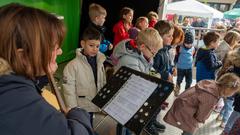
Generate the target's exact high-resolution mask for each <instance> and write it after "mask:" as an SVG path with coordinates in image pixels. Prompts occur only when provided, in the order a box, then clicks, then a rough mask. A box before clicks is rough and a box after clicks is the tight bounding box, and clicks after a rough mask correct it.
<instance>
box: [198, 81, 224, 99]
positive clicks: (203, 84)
mask: <svg viewBox="0 0 240 135" xmlns="http://www.w3.org/2000/svg"><path fill="white" fill-rule="evenodd" d="M213 82H214V80H202V81H199V82H198V83H197V84H196V86H195V87H196V89H197V90H202V91H205V92H207V93H209V94H211V95H213V96H214V97H216V98H220V92H219V90H218V86H217V84H216V83H213Z"/></svg>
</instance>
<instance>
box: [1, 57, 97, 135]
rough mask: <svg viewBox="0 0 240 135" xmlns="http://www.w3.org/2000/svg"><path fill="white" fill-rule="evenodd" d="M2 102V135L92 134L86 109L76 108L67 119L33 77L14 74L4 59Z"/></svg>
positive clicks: (2, 68)
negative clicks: (41, 93) (48, 99)
mask: <svg viewBox="0 0 240 135" xmlns="http://www.w3.org/2000/svg"><path fill="white" fill-rule="evenodd" d="M3 63H5V64H3ZM0 103H1V104H0V108H1V109H0V135H93V132H92V127H91V124H90V120H89V119H90V118H89V115H88V113H87V112H86V111H84V110H82V109H79V108H74V109H72V110H70V111H69V113H68V114H67V116H66V117H67V118H66V117H65V116H64V115H63V114H62V113H60V112H58V111H57V110H56V109H55V108H53V107H52V106H51V105H50V104H48V103H47V102H46V101H45V100H44V98H43V97H42V96H41V95H40V94H39V93H38V91H37V87H36V85H35V84H34V83H33V81H32V80H29V79H27V78H25V77H23V76H18V75H15V74H14V73H12V72H11V71H10V68H9V66H8V64H6V61H4V60H3V59H0Z"/></svg>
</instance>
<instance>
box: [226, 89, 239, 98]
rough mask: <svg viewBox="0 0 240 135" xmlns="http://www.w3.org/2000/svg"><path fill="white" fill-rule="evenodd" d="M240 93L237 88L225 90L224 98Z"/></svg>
mask: <svg viewBox="0 0 240 135" xmlns="http://www.w3.org/2000/svg"><path fill="white" fill-rule="evenodd" d="M237 91H238V89H237V88H225V90H224V95H223V96H224V97H230V96H233V95H234V94H235V93H236V92H237Z"/></svg>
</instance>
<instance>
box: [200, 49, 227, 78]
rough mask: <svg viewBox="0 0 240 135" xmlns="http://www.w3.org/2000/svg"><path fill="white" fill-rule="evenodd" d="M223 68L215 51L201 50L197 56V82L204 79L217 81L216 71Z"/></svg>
mask: <svg viewBox="0 0 240 135" xmlns="http://www.w3.org/2000/svg"><path fill="white" fill-rule="evenodd" d="M221 66H222V62H221V61H219V60H218V59H217V56H216V53H215V51H214V50H213V49H206V48H200V49H199V50H198V52H197V56H196V68H197V71H196V77H197V82H198V81H200V80H203V79H213V80H214V79H215V71H216V70H217V69H218V68H220V67H221Z"/></svg>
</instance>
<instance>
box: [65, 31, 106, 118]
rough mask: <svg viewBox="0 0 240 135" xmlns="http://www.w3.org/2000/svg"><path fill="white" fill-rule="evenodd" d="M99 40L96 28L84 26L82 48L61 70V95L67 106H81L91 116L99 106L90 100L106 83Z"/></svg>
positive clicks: (103, 58)
mask: <svg viewBox="0 0 240 135" xmlns="http://www.w3.org/2000/svg"><path fill="white" fill-rule="evenodd" d="M100 41H101V35H100V33H99V32H98V31H97V30H96V29H94V28H91V27H88V28H86V30H85V31H84V33H83V38H82V40H81V46H82V48H81V49H77V50H76V58H74V59H73V60H72V61H70V62H69V63H68V64H67V65H66V67H65V68H64V71H63V95H64V97H65V101H66V105H67V107H69V108H72V107H76V106H78V107H81V108H83V109H85V110H87V111H88V112H90V114H91V115H92V116H93V113H94V112H98V111H99V108H98V107H97V106H95V105H94V104H93V103H92V102H91V100H92V99H93V98H94V97H95V96H96V94H97V92H98V90H100V89H101V88H102V87H103V86H104V85H105V83H106V75H105V69H104V66H103V62H104V61H105V56H104V55H103V54H102V53H100V52H99V45H100Z"/></svg>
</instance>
